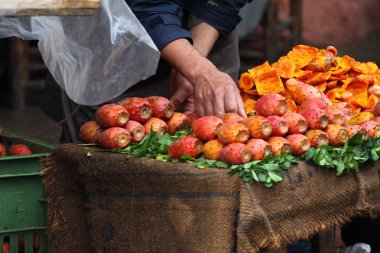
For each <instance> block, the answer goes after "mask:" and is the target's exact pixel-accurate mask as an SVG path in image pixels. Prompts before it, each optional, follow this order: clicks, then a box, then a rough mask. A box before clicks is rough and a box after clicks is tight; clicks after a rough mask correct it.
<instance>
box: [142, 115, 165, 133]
mask: <svg viewBox="0 0 380 253" xmlns="http://www.w3.org/2000/svg"><path fill="white" fill-rule="evenodd" d="M143 126H144V128H145V134H150V131H151V130H152V129H153V131H155V132H156V133H157V134H159V135H162V134H164V133H166V132H167V131H168V125H167V124H166V122H165V121H163V120H162V119H160V118H155V117H152V118H150V119H149V120H148V121H147V122H145V123H144V124H143Z"/></svg>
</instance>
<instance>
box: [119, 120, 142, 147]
mask: <svg viewBox="0 0 380 253" xmlns="http://www.w3.org/2000/svg"><path fill="white" fill-rule="evenodd" d="M124 128H125V129H126V130H127V131H128V132H129V133H130V135H131V142H134V143H138V142H140V141H141V140H142V139H144V137H145V135H146V134H145V128H144V127H143V125H141V124H140V123H139V122H137V121H134V120H129V121H128V122H127V124H126V125H125V127H124Z"/></svg>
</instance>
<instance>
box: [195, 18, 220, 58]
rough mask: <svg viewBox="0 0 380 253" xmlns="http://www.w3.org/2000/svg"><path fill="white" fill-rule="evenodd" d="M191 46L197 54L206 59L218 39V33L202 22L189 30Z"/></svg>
mask: <svg viewBox="0 0 380 253" xmlns="http://www.w3.org/2000/svg"><path fill="white" fill-rule="evenodd" d="M190 33H191V36H192V38H193V46H194V48H195V49H197V50H198V52H199V53H200V54H201V55H202V56H204V57H207V56H208V54H209V53H210V52H211V50H212V48H213V47H214V45H215V43H216V41H217V40H218V38H219V32H218V31H217V30H216V29H215V28H214V27H212V26H210V25H209V24H207V23H206V22H202V23H200V24H198V25H196V26H194V27H193V28H191V29H190Z"/></svg>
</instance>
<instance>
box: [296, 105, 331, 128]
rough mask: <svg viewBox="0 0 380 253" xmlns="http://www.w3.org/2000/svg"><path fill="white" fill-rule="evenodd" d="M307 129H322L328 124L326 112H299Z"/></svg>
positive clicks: (319, 110)
mask: <svg viewBox="0 0 380 253" xmlns="http://www.w3.org/2000/svg"><path fill="white" fill-rule="evenodd" d="M301 115H302V116H303V117H304V118H305V119H306V122H307V125H308V127H309V129H324V128H326V127H327V125H328V124H329V118H328V117H327V115H326V112H325V111H324V110H321V109H309V110H305V111H302V112H301Z"/></svg>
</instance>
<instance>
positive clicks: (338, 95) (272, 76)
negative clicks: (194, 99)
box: [238, 45, 380, 114]
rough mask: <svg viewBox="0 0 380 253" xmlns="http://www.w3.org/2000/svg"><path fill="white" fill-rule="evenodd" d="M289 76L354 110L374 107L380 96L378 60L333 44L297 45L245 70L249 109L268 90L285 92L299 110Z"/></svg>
mask: <svg viewBox="0 0 380 253" xmlns="http://www.w3.org/2000/svg"><path fill="white" fill-rule="evenodd" d="M289 79H295V80H296V81H299V82H303V83H305V84H308V85H311V86H313V87H315V88H317V89H318V90H320V91H321V92H323V93H324V94H325V95H326V96H327V98H328V99H329V100H330V101H331V102H332V104H333V105H334V104H342V103H345V104H346V106H348V107H350V109H351V110H352V111H353V112H354V114H358V113H360V112H361V111H366V110H367V111H368V110H369V109H371V108H373V107H374V105H376V104H377V102H378V101H379V98H380V70H379V68H378V66H377V65H376V63H374V62H358V61H356V60H355V59H354V58H352V57H350V56H348V55H344V56H338V55H337V50H336V49H335V48H334V47H333V46H328V47H327V48H326V49H318V48H316V47H312V46H307V45H297V46H295V47H293V48H292V50H291V51H290V52H289V53H288V54H287V55H286V56H283V57H281V58H280V59H279V60H278V61H277V62H274V63H273V64H269V63H268V62H265V63H264V64H262V65H260V66H256V67H253V68H251V69H249V70H248V71H247V72H244V73H243V74H241V76H240V80H239V82H238V86H239V89H240V93H241V96H242V99H243V101H244V107H245V111H246V113H247V114H254V113H255V110H254V104H255V101H256V100H257V99H258V98H260V97H261V96H263V95H265V94H268V93H279V94H281V95H283V96H284V97H286V98H287V100H288V105H289V106H288V108H289V109H290V110H291V111H296V110H297V106H298V105H299V104H298V103H297V101H298V99H297V97H294V96H295V95H294V93H293V92H292V91H291V90H290V89H289V87H288V86H287V85H286V84H287V81H288V80H289Z"/></svg>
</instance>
